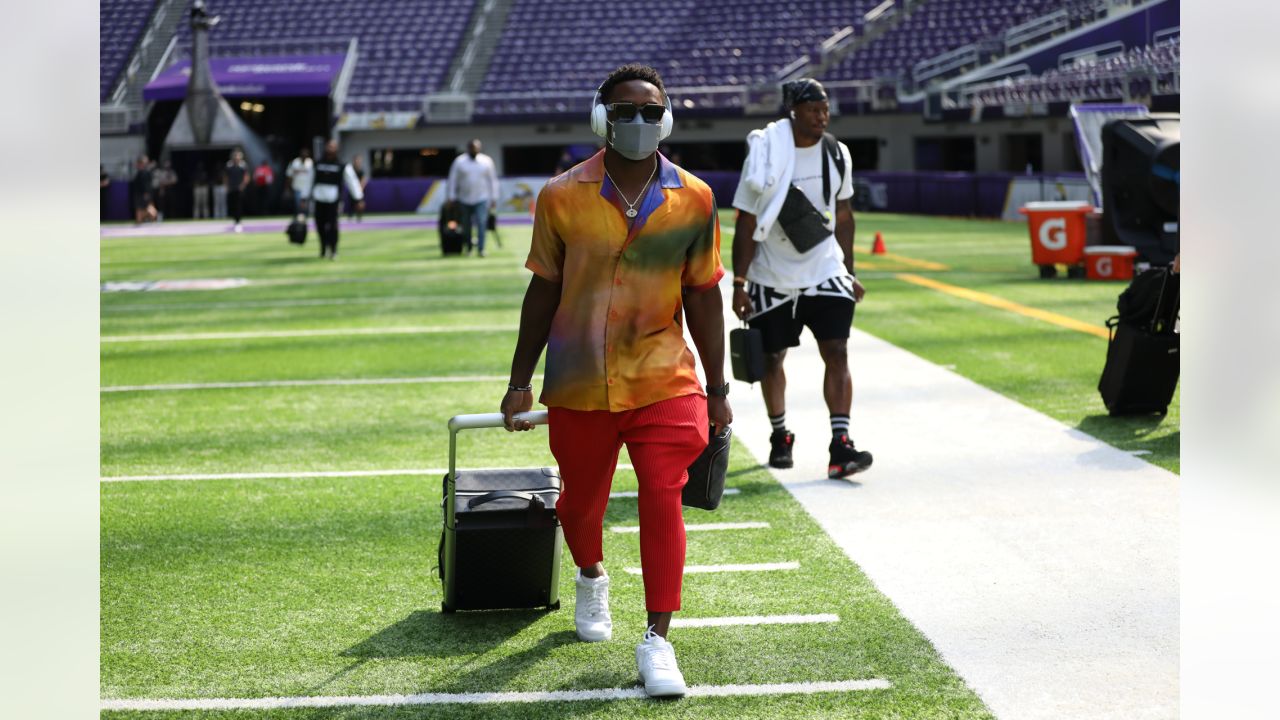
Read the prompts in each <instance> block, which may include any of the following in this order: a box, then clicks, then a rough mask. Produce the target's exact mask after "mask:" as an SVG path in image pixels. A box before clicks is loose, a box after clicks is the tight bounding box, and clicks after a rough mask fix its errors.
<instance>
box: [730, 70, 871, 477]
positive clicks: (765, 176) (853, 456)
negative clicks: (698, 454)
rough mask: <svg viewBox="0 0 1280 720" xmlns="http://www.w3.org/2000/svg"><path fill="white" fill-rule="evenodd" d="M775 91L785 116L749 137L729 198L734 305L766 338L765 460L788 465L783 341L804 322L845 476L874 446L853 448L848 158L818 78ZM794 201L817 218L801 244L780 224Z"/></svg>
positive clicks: (856, 298)
mask: <svg viewBox="0 0 1280 720" xmlns="http://www.w3.org/2000/svg"><path fill="white" fill-rule="evenodd" d="M782 92H783V105H785V106H786V108H787V109H788V117H786V118H783V119H781V120H778V121H776V122H772V123H769V125H768V126H767V127H766V128H765V129H763V130H754V131H752V132H751V134H750V135H748V136H747V144H748V148H749V149H748V152H747V159H746V162H745V163H743V167H742V177H741V179H740V180H739V181H738V189H737V192H736V193H735V194H734V196H733V206H734V207H735V208H737V209H738V219H737V223H736V225H735V227H734V238H735V240H734V243H733V274H734V278H733V311H734V313H735V314H737V316H738V317H739V318H740V319H742V320H745V321H746V322H747V323H748V324H749V325H750V326H751V327H753V328H758V329H759V330H760V332H761V335H762V337H763V340H764V352H765V375H764V378H763V379H762V380H761V382H760V388H761V391H762V392H763V394H764V404H765V408H766V410H767V411H768V413H769V423H770V424H771V425H772V426H773V434H772V435H771V436H770V438H769V445H770V451H769V465H770V466H771V467H775V468H789V467H792V466H793V464H794V460H793V458H792V446H793V445H794V443H795V434H794V433H792V432H790V431H789V430H787V426H786V390H787V376H786V373H785V372H784V371H783V361H784V360H785V359H786V357H787V348H789V347H797V346H799V345H800V333H801V332H802V331H803V330H804V328H805V327H808V328H809V331H810V332H811V333H813V337H814V339H815V340H817V341H818V352H819V354H821V356H822V362H823V364H824V365H825V368H826V370H825V373H824V377H823V381H822V393H823V397H824V398H825V399H826V403H827V410H828V412H829V413H830V417H831V444H830V445H829V446H828V447H827V451H828V453H829V457H830V460H829V462H828V465H827V477H829V478H843V477H848V476H850V475H853V474H854V473H858V472H862V471H863V470H866V469H867V468H869V467H871V460H872V458H871V453H869V452H866V451H863V450H858V449H857V448H856V447H854V444H853V440H851V439H850V434H849V412H850V408H851V407H852V404H853V379H852V376H851V375H850V373H849V358H848V344H849V328H850V326H852V325H853V311H854V307H855V303H857V302H860V301H861V300H862V297H863V295H864V294H865V292H866V290H865V288H863V287H862V283H860V282H858V278H857V275H855V274H854V270H853V233H854V221H853V207H852V206H851V205H850V202H849V200H850V198H852V197H853V165H852V162H853V161H852V159H851V158H850V156H849V148H848V147H846V146H845V144H844V143H842V142H839V141H837V140H836V139H835V138H834V137H831V136H830V135H828V134H827V132H826V130H827V123H828V122H829V121H830V117H831V115H830V107H829V105H828V102H827V91H826V89H825V88H823V87H822V84H821V83H819V82H818V81H817V80H812V79H807V78H806V79H801V80H795V81H792V82H789V83H787V84H785V85H784V86H783V89H782ZM779 159H780V160H779ZM837 163H839V164H837ZM789 195H790V196H791V197H790V198H789V197H788V196H789ZM796 200H799V201H800V202H802V203H807V204H808V205H810V206H812V207H811V209H810V211H811V212H812V211H817V212H818V213H819V214H820V215H821V218H822V219H821V221H820V223H818V227H817V228H814V229H813V230H810V231H809V232H810V233H812V234H813V235H815V236H816V237H814V238H813V242H814V244H813V245H812V246H808V247H807V249H805V250H801V249H800V247H802V243H801V242H800V241H799V240H793V239H792V238H790V237H789V236H788V235H787V231H785V230H784V229H783V227H782V223H780V222H778V221H777V220H778V217H779V213H780V210H781V207H782V205H783V203H784V202H787V203H788V204H791V203H793V202H795V201H796ZM792 228H793V229H794V228H796V226H795V225H794V224H793V225H792ZM815 231H816V232H815ZM797 232H799V230H798V229H797ZM823 234H825V235H826V237H822V235H823ZM805 380H808V378H805Z"/></svg>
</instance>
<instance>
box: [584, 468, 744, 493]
mask: <svg viewBox="0 0 1280 720" xmlns="http://www.w3.org/2000/svg"><path fill="white" fill-rule="evenodd" d="M618 468H619V469H621V468H622V466H621V465H619V466H618ZM628 469H629V470H634V469H635V468H631V467H629V468H628ZM740 492H742V491H741V490H739V489H738V488H725V489H724V494H725V495H737V494H738V493H740ZM609 497H611V498H638V497H640V493H639V492H637V491H635V490H623V491H621V492H616V493H610V494H609Z"/></svg>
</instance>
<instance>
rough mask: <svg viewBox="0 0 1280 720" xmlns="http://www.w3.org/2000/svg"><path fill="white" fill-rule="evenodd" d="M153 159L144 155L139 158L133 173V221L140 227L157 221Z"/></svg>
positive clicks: (131, 191) (130, 189) (131, 189)
mask: <svg viewBox="0 0 1280 720" xmlns="http://www.w3.org/2000/svg"><path fill="white" fill-rule="evenodd" d="M153 182H154V180H153V178H152V174H151V158H148V157H147V156H146V155H143V156H141V157H139V158H138V162H137V165H136V166H135V169H134V173H133V181H132V183H131V185H130V188H129V191H130V194H131V195H132V196H133V221H134V222H135V223H137V224H138V225H141V224H142V223H144V222H146V221H147V220H154V219H155V212H156V209H155V204H154V203H153V202H152V197H153V196H152V194H151V193H152V183H153Z"/></svg>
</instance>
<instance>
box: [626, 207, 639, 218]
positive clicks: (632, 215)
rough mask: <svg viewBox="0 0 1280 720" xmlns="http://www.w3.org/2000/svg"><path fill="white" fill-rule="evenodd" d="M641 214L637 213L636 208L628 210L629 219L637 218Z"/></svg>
mask: <svg viewBox="0 0 1280 720" xmlns="http://www.w3.org/2000/svg"><path fill="white" fill-rule="evenodd" d="M639 214H640V213H639V212H637V211H636V209H635V208H627V217H629V218H633V217H635V216H637V215H639Z"/></svg>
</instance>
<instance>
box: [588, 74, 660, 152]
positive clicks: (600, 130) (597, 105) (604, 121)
mask: <svg viewBox="0 0 1280 720" xmlns="http://www.w3.org/2000/svg"><path fill="white" fill-rule="evenodd" d="M603 87H604V83H600V87H597V88H596V96H595V99H593V100H592V101H591V132H593V133H595V134H596V135H599V136H600V137H607V136H608V135H609V111H608V109H606V108H605V106H604V103H603V102H601V100H602V98H601V97H600V90H601V88H603ZM662 96H663V98H665V100H666V106H667V111H666V112H665V113H663V114H662V127H661V129H660V130H659V131H658V140H666V139H667V136H668V135H670V134H671V129H672V128H673V127H674V126H675V118H674V117H673V116H672V112H673V111H672V109H671V96H670V95H667V93H666V92H663V93H662Z"/></svg>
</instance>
